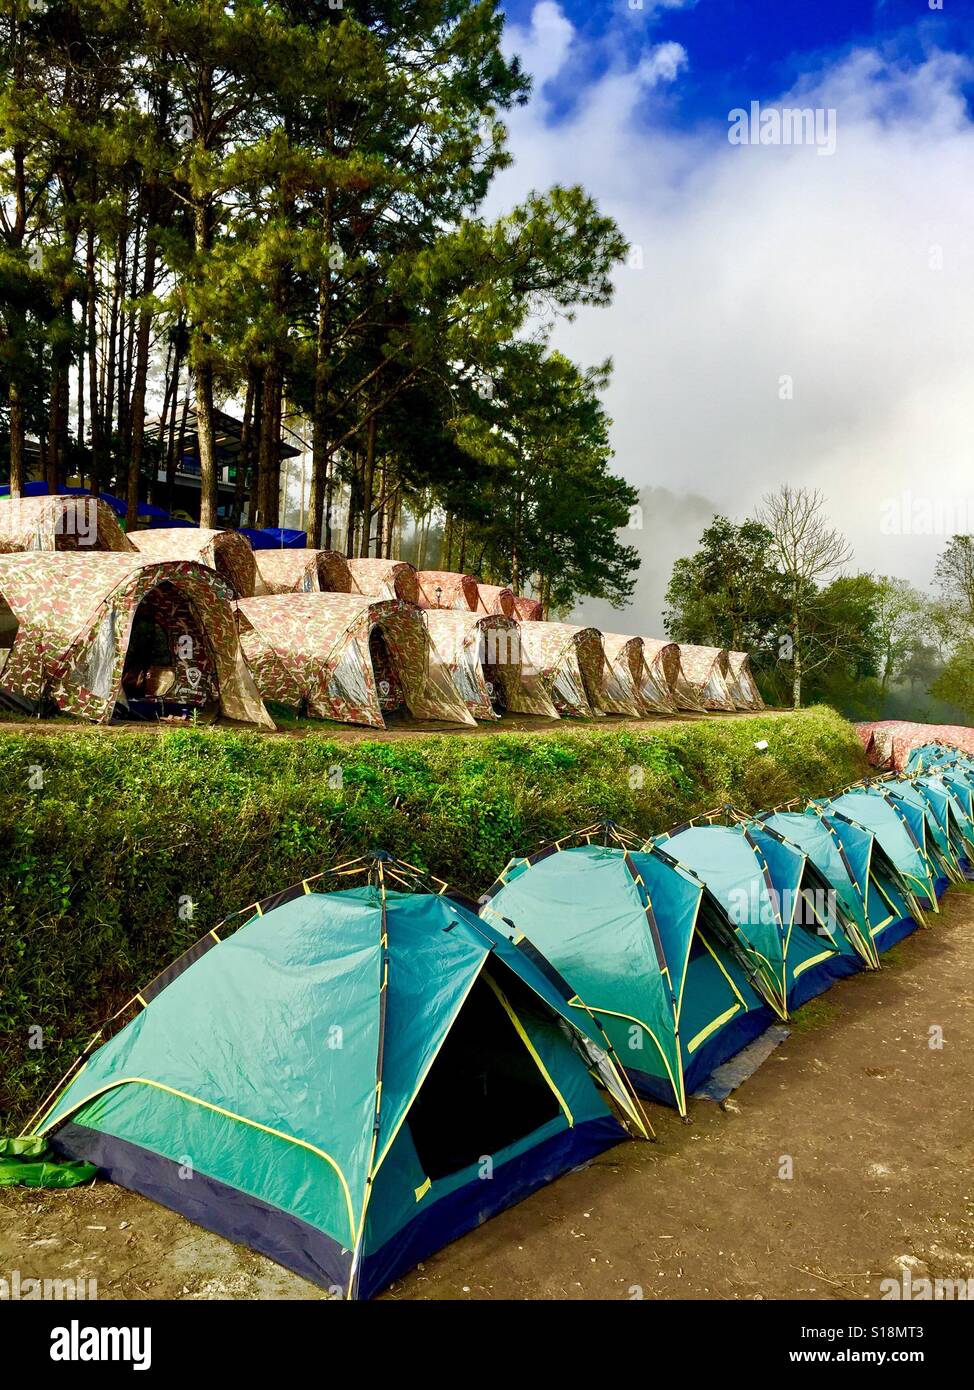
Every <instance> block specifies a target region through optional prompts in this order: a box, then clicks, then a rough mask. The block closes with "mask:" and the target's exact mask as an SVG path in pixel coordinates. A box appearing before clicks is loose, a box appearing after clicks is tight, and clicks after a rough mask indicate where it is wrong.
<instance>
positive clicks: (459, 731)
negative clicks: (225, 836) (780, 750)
mask: <svg viewBox="0 0 974 1390" xmlns="http://www.w3.org/2000/svg"><path fill="white" fill-rule="evenodd" d="M793 712H794V711H792V710H786V709H762V710H737V711H735V712H734V713H729V712H728V713H726V714H725V713H716V712H715V713H707V714H693V713H691V712H689V711H687V712H685V713H681V714H675V715H652V716H651V717H650V718H648V719H625V718H621V717H617V716H615V715H607V716H606V717H605V718H604V719H594V720H593V719H542V718H539V717H536V716H534V715H519V714H505V715H504V716H503V717H502V718H500V719H498V720H496V721H494V722H493V723H490V724H477V725H476V726H475V727H473V726H471V725H468V724H447V723H443V722H440V721H434V720H413V719H405V718H402V717H396V716H394V717H392V718H390V719H389V720H388V721H387V727H386V728H385V729H368V728H358V727H355V726H354V725H350V724H332V723H330V722H328V721H326V720H320V719H297V718H295V720H294V722H293V723H292V722H290V721H288V722H284V723H281V724H280V725H279V726H278V728H277V729H276V730H274V732H273V733H272V732H270V731H266V730H255V728H254V726H253V725H252V724H238V723H235V722H234V721H233V720H230V719H218V720H215V721H213V722H212V723H208V724H202V725H193V724H191V723H189V722H188V721H187V720H183V719H178V720H148V719H147V720H144V721H137V720H133V721H131V722H127V721H124V722H120V723H117V724H83V723H81V722H80V721H77V720H73V719H66V718H65V719H21V718H17V717H16V716H15V715H11V714H6V715H4V716H3V717H0V734H4V733H18V734H63V733H64V732H65V730H72V731H74V732H78V730H84V731H85V732H86V733H88V732H90V733H96V734H100V735H102V737H104V738H126V737H129V736H130V735H132V734H146V733H149V734H152V733H155V734H162V733H165V732H166V731H167V730H172V729H191V728H219V729H236V730H237V731H238V732H240V733H255V732H260V733H262V734H263V735H264V736H265V737H266V738H307V737H308V735H309V734H310V735H319V736H326V737H328V738H332V739H335V740H337V741H338V742H340V743H358V742H360V741H361V740H362V739H368V740H369V741H370V742H371V741H379V742H388V741H389V740H399V739H404V738H429V737H430V735H432V734H450V735H452V736H460V737H464V738H478V737H481V738H482V737H484V736H490V735H492V734H553V733H559V732H561V733H564V732H565V731H566V730H571V731H573V732H577V731H578V730H580V729H591V730H596V731H598V730H603V729H612V730H617V729H636V730H643V731H645V732H652V730H653V729H662V728H665V727H666V726H667V725H668V724H687V723H696V722H698V721H699V720H702V719H724V720H733V719H753V718H755V716H756V715H761V716H764V715H770V716H780V715H785V714H792V713H793Z"/></svg>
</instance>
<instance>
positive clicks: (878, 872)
mask: <svg viewBox="0 0 974 1390" xmlns="http://www.w3.org/2000/svg"><path fill="white" fill-rule="evenodd" d="M759 819H760V820H761V822H762V824H764V825H766V826H768V827H769V829H772V830H777V831H778V833H779V834H781V835H783V836H784V837H785V839H786V840H789V841H790V842H791V843H792V844H794V845H796V846H797V847H798V848H799V849H801V850H803V851H804V853H805V854H807V855H808V857H809V858H810V859H811V861H812V862H813V864H814V865H815V867H816V868H817V869H818V870H819V872H820V873H821V874H822V875H823V877H825V878H826V879H828V881H829V884H830V885H831V887H832V888H833V889H834V890H835V895H836V910H837V912H839V913H841V914H842V919H843V923H844V928H845V934H846V938H847V940H848V941H849V942H850V944H851V945H852V946H853V947H854V948H855V950H856V951H857V953H858V954H859V955H860V956H861V958H862V961H863V964H864V965H865V966H866V967H867V969H878V967H879V952H880V951H885V950H888V949H889V947H890V946H892V945H893V944H894V942H895V941H898V940H900V939H901V937H903V936H905V935H907V933H908V932H911V931H913V929H914V927H915V926H916V922H915V921H914V920H913V916H912V913H913V912H917V913H918V914H919V907H918V906H917V904H916V901H915V900H914V899H913V898H912V897H911V895H910V891H909V889H908V888H907V886H906V884H905V883H904V882H903V880H902V878H901V877H900V875H899V873H898V872H897V870H896V869H895V867H894V866H893V864H892V863H891V862H890V860H889V858H888V857H887V855H886V853H885V852H884V850H883V848H882V846H881V845H880V844H879V843H878V842H877V840H876V836H875V835H874V834H873V832H872V831H871V830H866V829H865V828H864V827H863V826H861V825H855V824H854V823H853V822H852V821H850V820H848V819H846V817H845V816H842V815H841V814H839V813H838V812H836V813H835V814H834V815H827V814H825V812H824V811H823V810H822V809H821V808H820V807H817V806H813V807H810V808H808V809H807V810H806V811H804V812H800V811H784V812H782V811H777V812H774V811H772V812H769V813H768V814H766V815H764V816H761V817H759Z"/></svg>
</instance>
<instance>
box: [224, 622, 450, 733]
mask: <svg viewBox="0 0 974 1390" xmlns="http://www.w3.org/2000/svg"><path fill="white" fill-rule="evenodd" d="M237 622H238V625H239V629H240V644H241V646H242V648H243V651H244V654H245V656H246V658H247V661H248V664H249V665H250V669H251V670H252V671H253V673H254V679H255V680H256V682H257V688H258V690H259V691H260V692H261V695H262V697H263V698H264V699H265V700H273V701H275V702H276V703H278V704H282V705H286V706H288V707H289V708H291V709H295V710H298V711H299V712H301V713H307V714H310V715H311V716H312V717H313V718H316V719H335V720H339V721H341V722H344V723H348V724H367V725H369V726H370V727H372V728H378V729H381V728H384V727H385V719H384V717H383V716H384V714H387V713H392V712H394V711H396V710H398V709H403V708H404V709H406V710H408V711H409V713H410V714H411V715H412V716H413V718H414V719H436V720H443V721H445V722H447V723H451V724H473V722H474V720H473V717H472V715H470V714H469V713H468V711H467V707H466V705H465V704H464V703H463V700H462V699H461V698H460V696H459V695H458V693H457V691H456V690H455V689H454V686H453V682H452V681H451V680H450V676H449V673H448V672H447V671H446V670H444V668H443V666H442V665H441V663H440V662H439V661H438V660H437V659H436V655H435V653H434V651H433V649H432V644H431V642H430V637H429V633H428V632H427V630H426V626H425V624H424V622H423V615H422V614H421V613H419V612H418V611H417V610H416V609H415V608H413V607H411V606H410V605H409V604H406V603H401V602H400V601H399V600H398V599H381V598H380V599H376V598H371V599H369V598H363V597H362V595H361V594H268V595H259V596H258V597H256V598H252V599H241V600H240V601H239V602H238V604H237Z"/></svg>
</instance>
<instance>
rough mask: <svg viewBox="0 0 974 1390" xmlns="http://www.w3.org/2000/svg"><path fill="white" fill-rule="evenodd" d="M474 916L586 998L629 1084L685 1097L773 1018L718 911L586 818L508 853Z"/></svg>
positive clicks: (666, 860)
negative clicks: (569, 831)
mask: <svg viewBox="0 0 974 1390" xmlns="http://www.w3.org/2000/svg"><path fill="white" fill-rule="evenodd" d="M481 916H482V917H483V918H484V920H485V921H487V922H488V923H490V924H491V925H493V926H495V927H497V928H498V929H499V930H502V931H506V932H507V933H508V935H509V936H510V937H511V939H512V940H513V941H514V942H515V944H516V945H517V946H518V947H519V949H521V950H522V951H525V952H527V953H528V954H530V955H531V956H532V958H533V959H537V960H542V961H543V962H546V963H548V965H549V966H550V967H553V968H554V970H555V971H557V973H558V975H559V976H560V977H562V978H563V979H564V980H565V981H566V982H567V983H568V985H569V987H570V988H571V989H573V990H575V991H577V994H578V995H579V996H581V998H582V999H584V1001H585V1005H586V1006H587V1008H588V1009H589V1010H590V1011H591V1012H592V1014H593V1015H594V1016H595V1017H596V1018H597V1020H598V1022H599V1023H600V1024H601V1025H602V1027H603V1028H604V1029H605V1031H606V1033H607V1035H608V1037H609V1038H610V1040H611V1042H612V1045H613V1051H614V1054H615V1056H616V1057H618V1058H619V1059H620V1060H621V1062H622V1063H623V1065H624V1066H625V1068H626V1070H627V1072H628V1074H629V1077H630V1079H631V1080H632V1082H633V1084H634V1086H635V1087H636V1090H637V1091H638V1092H639V1093H640V1094H642V1095H647V1096H652V1097H653V1098H654V1099H656V1100H661V1101H664V1102H665V1103H667V1104H669V1105H675V1106H676V1107H677V1109H678V1110H679V1111H680V1113H681V1114H682V1115H685V1114H686V1102H687V1096H688V1095H691V1094H692V1093H693V1091H694V1090H695V1089H696V1088H697V1087H698V1085H699V1084H700V1083H702V1082H703V1081H704V1080H705V1079H706V1078H707V1076H709V1075H710V1073H711V1072H712V1071H713V1070H714V1068H715V1067H717V1066H719V1065H720V1063H722V1062H724V1061H726V1060H727V1059H728V1058H729V1057H731V1056H733V1055H734V1053H736V1052H738V1051H740V1049H741V1048H742V1047H745V1046H746V1045H747V1043H749V1042H751V1041H752V1040H753V1039H754V1038H755V1037H756V1036H757V1035H758V1034H759V1033H761V1032H763V1031H764V1029H765V1028H767V1027H768V1025H769V1024H770V1023H771V1022H772V1021H773V1017H774V1015H773V1014H772V1013H771V1011H770V1010H769V1009H768V1008H767V1007H766V1006H765V1004H764V1002H763V1000H762V998H761V996H760V994H759V993H758V992H757V990H756V989H755V988H754V986H753V984H752V976H753V974H754V968H753V966H752V965H751V963H750V962H749V960H748V958H747V957H746V956H745V955H744V954H743V953H742V952H741V951H740V949H739V947H738V944H737V941H736V939H735V936H734V933H733V931H732V930H731V928H730V925H729V923H728V922H727V920H726V917H725V915H724V913H723V912H722V910H721V908H720V907H719V906H718V904H717V903H716V902H715V900H714V899H713V897H712V896H711V894H710V893H709V892H708V891H707V890H706V888H705V887H704V885H703V884H702V883H701V882H700V880H699V879H697V878H695V877H694V875H693V874H692V873H689V872H687V870H686V869H684V868H682V867H681V866H680V865H678V864H677V863H675V861H674V860H673V859H672V858H671V857H670V855H668V854H667V853H665V851H664V850H661V849H657V848H655V847H652V846H650V847H647V848H645V849H643V848H641V847H640V840H639V838H638V837H637V836H634V835H631V834H629V833H627V832H625V831H623V830H621V829H620V828H619V827H618V826H615V825H611V824H603V825H593V826H590V827H588V828H587V829H585V830H581V831H578V832H577V833H576V834H574V835H571V836H567V837H565V838H564V839H561V840H558V841H557V842H556V843H554V844H551V845H548V846H546V847H544V848H542V849H541V850H539V851H538V853H537V854H534V855H532V856H530V857H529V858H525V859H515V860H513V861H512V862H511V863H510V864H509V865H508V866H507V868H506V869H505V870H504V872H503V873H502V874H501V876H500V878H499V879H498V880H497V882H496V883H495V884H494V885H493V887H492V888H491V889H490V891H489V893H487V894H485V896H484V899H483V900H482V906H481Z"/></svg>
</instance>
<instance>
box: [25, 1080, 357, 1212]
mask: <svg viewBox="0 0 974 1390" xmlns="http://www.w3.org/2000/svg"><path fill="white" fill-rule="evenodd" d="M119 1086H151V1087H153V1088H154V1089H155V1090H157V1091H165V1092H166V1094H167V1095H170V1096H176V1098H177V1099H178V1100H185V1101H188V1102H189V1103H190V1105H199V1106H202V1108H203V1109H204V1110H212V1111H213V1112H214V1114H216V1115H223V1116H225V1118H226V1119H228V1120H236V1121H237V1122H238V1123H239V1124H242V1125H249V1126H250V1128H251V1129H259V1130H261V1131H262V1133H264V1134H272V1135H273V1136H274V1138H275V1139H283V1140H284V1142H285V1143H286V1144H294V1145H296V1146H297V1147H298V1148H300V1149H307V1150H308V1152H309V1153H313V1154H316V1155H317V1156H318V1158H323V1159H324V1160H325V1162H326V1163H327V1164H329V1166H330V1167H332V1168H333V1169H334V1170H335V1173H336V1175H337V1177H338V1180H339V1182H340V1183H341V1185H342V1191H343V1193H344V1194H345V1205H346V1208H347V1210H348V1226H349V1230H350V1231H351V1233H352V1235H353V1236H354V1234H355V1214H354V1212H353V1210H352V1194H351V1192H350V1190H349V1186H348V1182H347V1181H346V1179H345V1174H344V1173H343V1172H342V1170H341V1168H339V1166H338V1164H337V1163H336V1162H335V1160H334V1159H333V1158H332V1156H331V1154H329V1153H326V1152H325V1150H324V1149H319V1148H318V1147H317V1145H315V1144H309V1143H308V1141H307V1140H306V1139H298V1138H297V1137H296V1136H295V1135H293V1134H285V1133H284V1131H283V1130H281V1129H273V1128H272V1127H271V1126H270V1125H262V1124H261V1123H260V1121H259V1120H251V1119H249V1118H248V1117H247V1116H246V1115H237V1114H236V1113H235V1112H234V1111H233V1110H225V1109H224V1108H223V1106H221V1105H214V1104H213V1103H212V1102H211V1101H208V1100H201V1099H200V1098H199V1096H191V1095H188V1094H187V1092H186V1091H177V1090H176V1088H175V1086H166V1085H165V1084H164V1083H163V1082H162V1081H150V1080H149V1078H148V1077H146V1076H120V1077H118V1078H117V1079H116V1080H115V1081H110V1082H109V1083H108V1084H107V1086H99V1087H98V1089H97V1090H96V1091H92V1092H91V1094H90V1095H87V1096H85V1098H84V1099H83V1100H79V1101H78V1103H77V1105H74V1106H72V1108H71V1110H70V1112H68V1113H69V1114H72V1115H76V1114H77V1112H78V1111H79V1110H81V1109H82V1108H83V1107H84V1106H86V1105H88V1104H89V1103H90V1102H91V1101H93V1100H97V1099H98V1097H99V1096H103V1095H105V1094H106V1093H107V1092H108V1091H114V1090H115V1089H116V1088H117V1087H119ZM45 1128H48V1126H45ZM43 1132H44V1130H39V1131H38V1133H41V1134H43Z"/></svg>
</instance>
